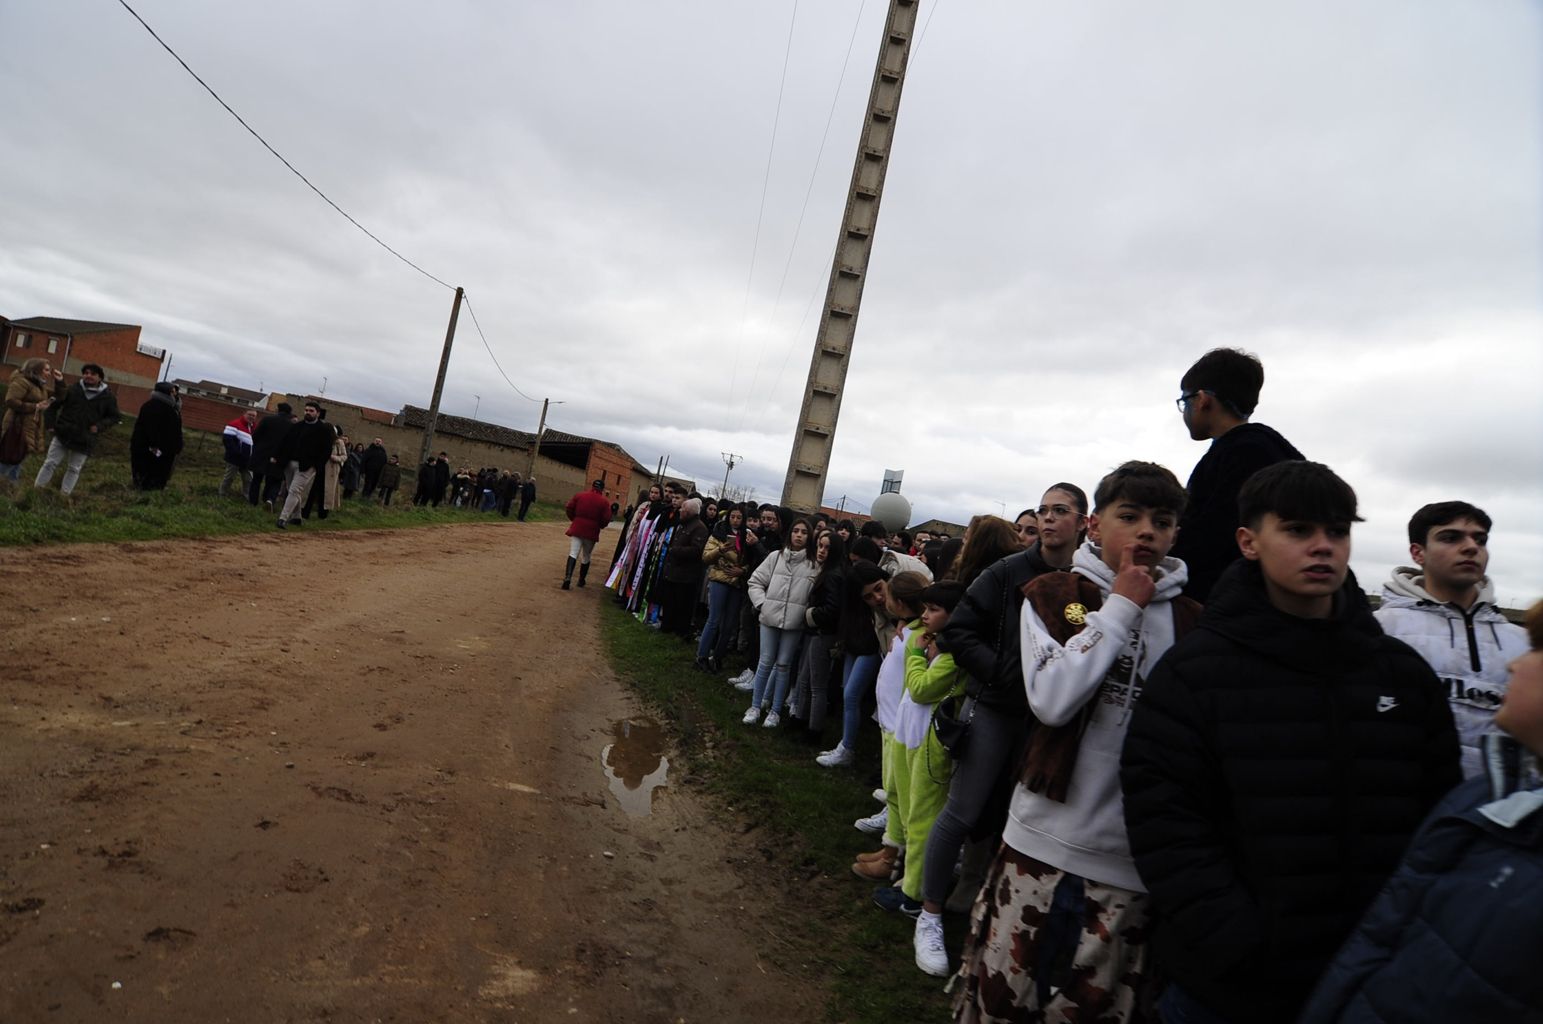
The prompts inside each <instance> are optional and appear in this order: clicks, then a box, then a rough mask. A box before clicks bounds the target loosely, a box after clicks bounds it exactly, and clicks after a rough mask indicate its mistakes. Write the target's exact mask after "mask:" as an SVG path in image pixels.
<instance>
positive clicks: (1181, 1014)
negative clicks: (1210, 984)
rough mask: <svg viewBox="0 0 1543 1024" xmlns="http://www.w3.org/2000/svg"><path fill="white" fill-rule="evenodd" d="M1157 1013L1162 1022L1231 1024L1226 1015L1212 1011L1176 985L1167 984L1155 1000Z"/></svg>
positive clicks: (1166, 1023)
mask: <svg viewBox="0 0 1543 1024" xmlns="http://www.w3.org/2000/svg"><path fill="white" fill-rule="evenodd" d="M1157 1013H1158V1016H1160V1017H1161V1018H1162V1019H1163V1024H1231V1022H1230V1021H1229V1020H1227V1018H1226V1017H1223V1016H1220V1015H1219V1014H1215V1013H1212V1012H1211V1011H1210V1010H1209V1009H1208V1008H1207V1007H1205V1006H1203V1005H1202V1004H1200V1003H1199V1002H1197V1001H1196V999H1195V997H1194V996H1192V995H1190V994H1189V993H1188V992H1186V991H1184V990H1183V989H1182V988H1180V987H1179V986H1177V985H1169V986H1168V989H1167V991H1165V992H1164V993H1163V994H1162V997H1161V998H1160V999H1158V1000H1157Z"/></svg>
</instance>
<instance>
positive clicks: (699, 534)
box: [664, 516, 708, 583]
mask: <svg viewBox="0 0 1543 1024" xmlns="http://www.w3.org/2000/svg"><path fill="white" fill-rule="evenodd" d="M707 537H708V529H707V524H706V523H704V522H703V521H702V517H701V516H694V517H692V518H691V519H682V520H681V521H680V523H679V524H678V525H677V526H676V527H675V532H674V533H672V534H670V546H669V547H668V548H666V549H665V552H664V578H665V579H666V580H668V581H669V582H671V583H692V582H694V581H697V580H700V579H701V578H702V572H703V570H704V569H705V566H703V564H702V549H703V548H705V547H707Z"/></svg>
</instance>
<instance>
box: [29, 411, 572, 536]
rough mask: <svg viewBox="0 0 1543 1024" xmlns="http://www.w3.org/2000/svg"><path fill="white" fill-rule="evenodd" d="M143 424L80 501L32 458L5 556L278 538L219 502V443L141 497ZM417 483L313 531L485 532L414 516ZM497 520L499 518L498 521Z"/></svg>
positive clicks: (230, 503)
mask: <svg viewBox="0 0 1543 1024" xmlns="http://www.w3.org/2000/svg"><path fill="white" fill-rule="evenodd" d="M132 432H133V420H132V419H130V418H125V420H124V422H123V423H121V424H119V425H118V426H116V427H114V428H112V429H111V430H109V431H107V433H105V434H103V435H102V439H101V441H100V442H99V443H98V445H97V450H96V452H95V453H94V454H93V455H92V456H91V458H90V459H88V460H87V461H86V468H85V469H84V470H83V471H82V473H81V476H80V482H79V483H77V484H76V485H75V493H74V494H72V495H70V496H69V497H68V498H66V497H64V496H63V495H61V494H60V493H59V490H58V488H59V480H60V477H61V476H62V469H63V467H60V468H61V473H59V474H56V475H55V476H54V479H53V481H52V483H51V484H50V485H49V487H48V488H46V489H44V490H38V489H37V488H34V487H33V486H32V480H33V478H34V477H36V475H37V471H38V467H39V466H41V465H42V464H43V457H42V455H41V454H38V455H31V456H28V458H27V461H26V462H25V463H23V464H22V467H21V480H20V481H19V482H18V483H15V484H12V483H11V482H10V481H8V480H0V546H5V545H21V544H63V543H76V542H88V541H133V540H161V539H165V538H168V537H213V536H220V535H225V534H236V533H258V532H263V531H270V530H273V529H274V517H273V516H272V515H270V514H268V513H267V512H265V511H263V510H262V509H260V508H253V507H252V506H251V505H248V504H247V503H246V502H245V501H243V500H237V499H236V498H233V497H223V496H221V495H220V494H219V493H218V490H219V483H220V477H221V476H222V475H223V474H224V472H225V461H224V452H225V449H224V446H223V445H222V443H221V441H220V437H219V435H217V434H206V433H202V432H194V431H188V432H187V442H186V444H187V447H186V449H185V450H184V451H183V453H182V455H181V456H179V457H178V459H177V465H176V469H175V471H174V472H173V473H172V478H171V483H170V484H169V485H168V486H167V488H166V489H165V490H164V491H139V490H136V489H135V488H134V486H133V484H132V483H131V480H130V474H129V436H130V434H131V433H132ZM412 488H413V483H412V480H411V478H410V477H408V476H407V475H406V474H404V476H403V490H405V491H406V494H405V495H404V494H403V492H402V491H398V492H397V493H396V495H395V496H394V497H393V498H392V503H391V507H390V508H381V507H380V505H379V504H378V503H376V502H373V501H363V500H360V499H358V498H354V499H351V500H349V501H346V502H344V504H343V507H342V508H341V509H339V510H338V511H337V512H335V513H333V514H332V515H330V516H328V518H327V519H326V521H325V522H323V521H322V520H320V519H317V518H316V517H314V516H313V517H312V518H311V519H310V520H308V521H307V522H306V524H305V529H306V530H378V529H395V528H399V527H412V526H433V525H438V524H444V523H456V522H479V521H485V520H486V519H487V518H488V515H487V514H486V513H481V512H472V511H469V510H464V509H453V508H449V507H447V506H443V505H442V506H440V507H439V508H437V509H433V508H413V507H412ZM562 514H563V513H562V509H561V507H560V506H559V505H556V504H552V503H550V502H543V501H540V500H538V501H537V502H536V504H534V505H532V506H531V509H530V514H529V515H528V516H527V518H528V519H530V520H533V521H536V522H543V521H546V520H549V519H553V518H560V517H561V516H562ZM493 518H498V517H497V516H496V514H495V515H494V516H493Z"/></svg>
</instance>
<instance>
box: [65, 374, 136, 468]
mask: <svg viewBox="0 0 1543 1024" xmlns="http://www.w3.org/2000/svg"><path fill="white" fill-rule="evenodd" d="M56 410H57V411H56ZM48 412H49V415H50V416H52V417H53V428H54V436H55V437H56V438H58V439H59V443H60V444H62V445H64V446H65V447H66V448H68V449H70V450H71V451H75V452H90V451H92V450H93V449H95V448H96V439H97V438H98V437H100V436H101V433H102V431H104V430H106V429H107V428H108V427H110V426H112V425H113V424H115V423H117V422H118V421H119V420H121V419H122V418H123V417H122V416H121V415H119V413H118V399H117V398H115V397H114V396H113V393H112V391H111V390H109V389H108V388H107V387H106V386H105V385H104V386H103V387H102V390H100V391H98V392H97V393H96V394H94V395H88V394H87V393H86V389H85V388H84V387H83V386H82V385H81V383H80V382H79V381H76V382H75V383H74V384H71V385H70V386H69V389H68V390H67V391H65V393H64V399H63V401H62V402H61V403H60V404H59V405H57V406H50V407H49V410H48ZM92 427H95V428H96V429H95V430H92V429H91V428H92Z"/></svg>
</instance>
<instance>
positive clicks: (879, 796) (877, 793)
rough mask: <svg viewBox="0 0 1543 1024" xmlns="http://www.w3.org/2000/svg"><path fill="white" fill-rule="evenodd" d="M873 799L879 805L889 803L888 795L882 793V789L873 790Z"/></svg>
mask: <svg viewBox="0 0 1543 1024" xmlns="http://www.w3.org/2000/svg"><path fill="white" fill-rule="evenodd" d="M873 798H874V799H875V800H877V801H878V802H879V803H881V804H887V803H889V794H888V793H886V792H884V791H883V790H882V789H876V790H874V791H873Z"/></svg>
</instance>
